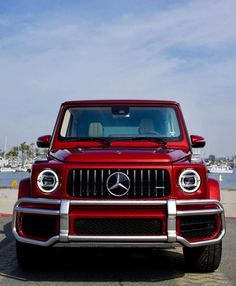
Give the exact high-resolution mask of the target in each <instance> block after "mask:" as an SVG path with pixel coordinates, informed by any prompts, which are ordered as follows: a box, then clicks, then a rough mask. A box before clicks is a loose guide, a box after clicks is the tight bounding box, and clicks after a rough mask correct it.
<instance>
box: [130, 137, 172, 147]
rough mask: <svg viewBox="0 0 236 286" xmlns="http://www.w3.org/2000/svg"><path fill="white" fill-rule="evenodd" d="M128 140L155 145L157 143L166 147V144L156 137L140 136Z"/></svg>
mask: <svg viewBox="0 0 236 286" xmlns="http://www.w3.org/2000/svg"><path fill="white" fill-rule="evenodd" d="M130 140H132V141H142V140H146V141H151V142H155V143H159V144H162V145H164V146H165V145H166V144H167V142H166V141H165V140H163V139H161V138H158V137H148V136H145V137H144V136H140V137H133V138H130Z"/></svg>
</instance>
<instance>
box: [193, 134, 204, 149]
mask: <svg viewBox="0 0 236 286" xmlns="http://www.w3.org/2000/svg"><path fill="white" fill-rule="evenodd" d="M190 139H191V144H192V147H193V148H203V147H204V146H205V145H206V141H205V139H204V138H203V137H202V136H198V135H191V136H190Z"/></svg>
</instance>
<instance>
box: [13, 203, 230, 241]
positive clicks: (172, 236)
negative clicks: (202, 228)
mask: <svg viewBox="0 0 236 286" xmlns="http://www.w3.org/2000/svg"><path fill="white" fill-rule="evenodd" d="M22 203H33V204H41V205H42V204H43V205H57V206H58V207H59V209H58V210H50V209H44V208H43V209H42V208H41V209H40V208H28V207H21V204H22ZM190 205H191V206H197V205H214V206H215V207H214V208H207V209H198V210H177V207H178V206H190ZM70 206H166V209H167V218H166V219H167V235H160V236H153V235H152V236H140V235H138V236H120V235H119V236H97V235H96V236H94V235H93V236H84V235H83V236H74V235H73V236H71V235H69V210H70ZM19 213H28V214H43V215H52V216H55V215H56V216H59V218H60V231H59V235H56V236H53V237H51V238H50V239H48V240H47V241H41V240H35V239H30V238H26V237H22V236H20V235H19V234H18V232H17V227H16V223H17V214H19ZM217 214H218V215H220V216H221V232H220V234H219V236H218V237H217V238H215V239H210V240H203V241H197V242H189V241H188V240H187V239H185V238H184V237H182V236H179V235H177V233H176V218H177V217H183V216H201V215H217ZM12 231H13V234H14V236H15V238H16V240H18V241H19V242H24V243H29V244H34V245H38V246H51V245H53V246H54V245H55V246H57V244H63V245H64V246H66V245H68V246H69V244H70V243H72V244H73V243H75V245H76V246H77V247H83V246H87V247H88V246H91V247H92V246H101V247H106V246H107V247H109V246H112V247H115V246H118V247H123V246H124V247H127V246H130V247H132V246H135V247H148V246H150V247H155V246H156V247H163V246H165V247H173V245H174V244H176V243H177V244H181V245H183V246H186V247H198V246H205V245H210V244H215V243H217V242H219V241H220V240H221V239H222V238H223V236H224V235H225V216H224V208H223V206H222V204H221V203H220V202H219V201H217V200H210V199H206V200H174V199H170V200H159V201H158V200H126V201H124V200H54V199H41V198H37V199H36V198H22V199H19V200H18V201H17V202H16V204H15V206H14V212H13V221H12Z"/></svg>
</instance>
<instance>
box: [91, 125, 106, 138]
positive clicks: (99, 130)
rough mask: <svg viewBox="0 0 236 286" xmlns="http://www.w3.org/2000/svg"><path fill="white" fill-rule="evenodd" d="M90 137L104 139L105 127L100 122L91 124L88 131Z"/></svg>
mask: <svg viewBox="0 0 236 286" xmlns="http://www.w3.org/2000/svg"><path fill="white" fill-rule="evenodd" d="M88 135H89V137H103V126H102V124H101V123H100V122H91V123H90V124H89V130H88Z"/></svg>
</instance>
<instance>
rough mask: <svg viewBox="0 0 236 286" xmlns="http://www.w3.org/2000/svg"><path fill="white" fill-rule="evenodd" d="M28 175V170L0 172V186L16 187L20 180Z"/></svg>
mask: <svg viewBox="0 0 236 286" xmlns="http://www.w3.org/2000/svg"><path fill="white" fill-rule="evenodd" d="M29 176H30V173H28V172H2V173H0V188H3V187H18V185H19V183H20V181H21V180H22V179H24V178H27V177H29Z"/></svg>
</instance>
